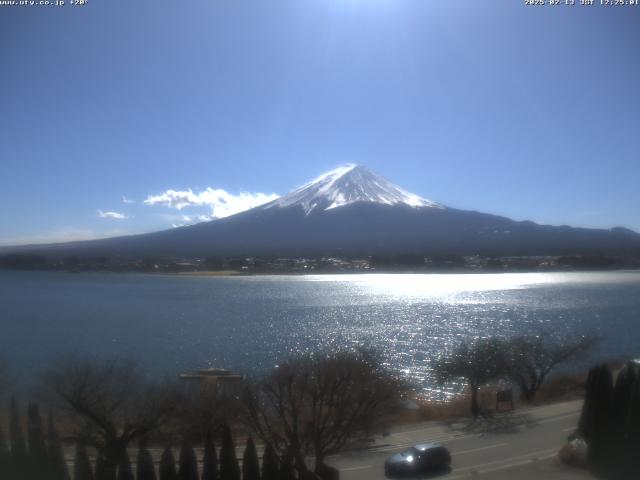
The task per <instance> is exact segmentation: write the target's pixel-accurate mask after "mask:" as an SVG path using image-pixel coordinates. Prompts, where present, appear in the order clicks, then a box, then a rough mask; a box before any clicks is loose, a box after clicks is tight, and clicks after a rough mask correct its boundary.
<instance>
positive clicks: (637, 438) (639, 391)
mask: <svg viewBox="0 0 640 480" xmlns="http://www.w3.org/2000/svg"><path fill="white" fill-rule="evenodd" d="M630 403H631V405H630V408H629V416H628V417H627V425H628V431H629V442H628V446H627V452H628V457H627V458H628V459H629V466H630V468H631V469H632V470H633V471H636V472H640V455H638V452H640V375H636V381H635V383H634V386H633V391H632V394H631V402H630Z"/></svg>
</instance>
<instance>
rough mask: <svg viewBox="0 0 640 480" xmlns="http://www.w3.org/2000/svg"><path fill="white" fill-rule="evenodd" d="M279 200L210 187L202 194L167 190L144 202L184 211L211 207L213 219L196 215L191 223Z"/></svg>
mask: <svg viewBox="0 0 640 480" xmlns="http://www.w3.org/2000/svg"><path fill="white" fill-rule="evenodd" d="M277 198H279V196H278V195H276V194H275V193H272V194H265V193H250V192H240V194H239V195H233V194H231V193H229V192H227V191H226V190H223V189H221V188H218V189H214V188H211V187H208V188H207V189H206V190H202V191H201V192H194V191H193V190H191V189H188V190H166V191H165V192H163V193H160V194H159V195H149V196H148V197H147V198H146V200H144V204H145V205H162V206H165V207H169V208H175V209H177V210H182V209H183V208H186V207H203V206H206V207H210V208H211V217H207V216H205V215H194V216H191V217H189V221H188V222H189V223H193V222H194V221H205V220H210V219H212V218H223V217H228V216H230V215H234V214H236V213H240V212H243V211H245V210H249V209H251V208H254V207H257V206H259V205H263V204H265V203H268V202H271V201H273V200H275V199H277Z"/></svg>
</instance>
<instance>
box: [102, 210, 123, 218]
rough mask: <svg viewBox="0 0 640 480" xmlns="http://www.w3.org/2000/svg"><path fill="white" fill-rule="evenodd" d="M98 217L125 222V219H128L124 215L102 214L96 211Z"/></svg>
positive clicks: (116, 213) (114, 213)
mask: <svg viewBox="0 0 640 480" xmlns="http://www.w3.org/2000/svg"><path fill="white" fill-rule="evenodd" d="M98 216H99V217H100V218H110V219H112V220H125V219H126V218H129V217H127V216H126V215H125V214H124V213H118V212H103V211H102V210H98Z"/></svg>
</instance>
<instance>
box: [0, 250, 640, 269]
mask: <svg viewBox="0 0 640 480" xmlns="http://www.w3.org/2000/svg"><path fill="white" fill-rule="evenodd" d="M0 268H5V269H16V270H62V271H76V272H81V271H121V272H128V271H139V272H157V271H164V272H189V271H222V270H233V271H239V272H245V273H282V272H285V273H286V272H298V273H308V272H319V273H321V272H335V271H366V270H374V271H391V272H393V271H417V272H438V271H461V272H464V271H483V272H484V271H486V272H503V271H516V272H517V271H558V270H560V271H565V270H614V269H625V268H629V269H633V268H640V257H638V256H610V255H601V254H597V253H594V254H591V255H565V256H481V255H467V256H464V255H446V254H438V255H428V256H425V255H423V254H416V253H400V254H377V255H369V256H360V257H354V256H346V257H341V256H333V257H295V256H294V257H273V256H270V257H240V256H239V257H206V258H173V257H161V256H149V257H141V258H124V257H109V256H81V255H66V256H46V255H40V254H31V253H11V254H6V255H0Z"/></svg>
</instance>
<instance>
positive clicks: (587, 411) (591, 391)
mask: <svg viewBox="0 0 640 480" xmlns="http://www.w3.org/2000/svg"><path fill="white" fill-rule="evenodd" d="M599 373H600V366H599V365H598V366H596V367H592V368H590V369H589V375H588V376H587V382H586V384H585V395H584V402H583V403H582V413H581V414H580V420H579V421H578V433H579V434H580V435H581V436H582V437H583V438H584V439H585V440H587V441H588V440H589V439H590V438H591V432H592V430H593V416H594V410H595V401H596V399H595V384H596V381H597V377H598V375H599Z"/></svg>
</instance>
